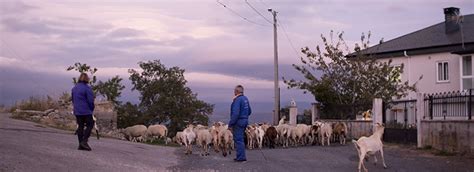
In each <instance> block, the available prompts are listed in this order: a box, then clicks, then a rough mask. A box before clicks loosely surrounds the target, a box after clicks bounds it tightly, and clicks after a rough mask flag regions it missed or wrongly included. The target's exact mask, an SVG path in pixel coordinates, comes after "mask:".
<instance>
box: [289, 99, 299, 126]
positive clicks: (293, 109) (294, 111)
mask: <svg viewBox="0 0 474 172" xmlns="http://www.w3.org/2000/svg"><path fill="white" fill-rule="evenodd" d="M297 115H298V108H297V107H296V102H295V100H294V99H291V102H290V125H293V126H296V116H297Z"/></svg>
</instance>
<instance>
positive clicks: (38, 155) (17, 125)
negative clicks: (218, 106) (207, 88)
mask: <svg viewBox="0 0 474 172" xmlns="http://www.w3.org/2000/svg"><path fill="white" fill-rule="evenodd" d="M7 116H8V114H0V138H1V139H0V155H1V156H0V171H272V172H278V171H356V169H357V160H358V157H357V156H356V150H355V148H354V146H353V145H352V143H351V144H348V145H345V146H340V145H338V144H334V145H332V146H330V147H321V146H310V147H298V148H288V149H272V150H270V149H263V150H248V151H247V158H248V161H247V162H245V163H236V162H233V160H232V159H233V158H234V154H232V155H231V156H227V157H223V156H222V155H220V154H217V153H215V152H212V153H211V155H210V156H207V157H202V156H200V155H199V151H200V149H197V148H195V149H194V152H193V154H192V155H184V149H183V148H174V147H165V146H153V145H146V144H140V143H131V142H127V141H121V140H115V139H108V138H101V139H100V140H96V139H95V138H91V141H90V145H91V147H92V148H93V151H91V152H86V151H79V150H76V148H77V143H76V142H77V141H76V137H75V136H74V135H72V132H70V131H62V130H58V129H52V128H48V127H44V126H41V125H39V124H35V123H32V122H28V121H21V120H15V119H11V118H8V117H7ZM385 157H386V162H387V165H388V166H389V169H386V170H385V169H383V167H382V166H381V164H380V163H379V164H377V165H376V166H374V165H373V163H372V162H373V159H371V160H370V162H369V163H367V164H366V166H367V167H368V169H369V171H384V172H392V171H398V172H404V171H416V172H421V171H430V172H436V171H452V172H455V171H456V172H458V171H460V172H463V171H466V172H473V171H474V159H468V158H466V157H459V156H448V157H446V156H434V155H432V154H430V153H427V152H426V151H419V150H413V149H407V148H400V147H398V146H394V145H388V146H386V147H385ZM379 162H380V158H379Z"/></svg>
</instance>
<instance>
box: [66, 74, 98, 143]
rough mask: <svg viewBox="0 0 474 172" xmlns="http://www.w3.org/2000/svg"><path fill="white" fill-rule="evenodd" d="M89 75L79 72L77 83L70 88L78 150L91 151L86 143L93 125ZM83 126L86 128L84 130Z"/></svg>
mask: <svg viewBox="0 0 474 172" xmlns="http://www.w3.org/2000/svg"><path fill="white" fill-rule="evenodd" d="M88 83H89V76H87V74H85V73H81V75H80V76H79V80H78V82H77V84H76V85H75V86H74V88H72V94H71V95H72V104H73V106H74V115H75V116H76V122H77V125H78V128H77V131H76V132H77V138H78V140H79V148H78V149H79V150H87V151H91V150H92V149H91V147H90V146H89V144H88V143H87V141H88V140H89V136H90V135H91V131H92V127H94V119H93V118H92V112H93V111H94V93H93V92H92V89H91V87H90V86H89V85H88ZM84 126H86V129H85V130H84Z"/></svg>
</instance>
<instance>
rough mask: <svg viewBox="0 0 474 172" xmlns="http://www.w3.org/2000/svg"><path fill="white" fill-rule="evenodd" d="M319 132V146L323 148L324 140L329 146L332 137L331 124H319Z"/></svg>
mask: <svg viewBox="0 0 474 172" xmlns="http://www.w3.org/2000/svg"><path fill="white" fill-rule="evenodd" d="M319 125H320V128H321V129H320V130H319V139H320V140H321V145H322V146H324V141H325V139H326V140H327V144H328V146H329V145H330V140H331V135H332V126H331V123H328V122H324V123H321V122H319Z"/></svg>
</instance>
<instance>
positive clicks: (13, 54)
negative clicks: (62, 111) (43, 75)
mask: <svg viewBox="0 0 474 172" xmlns="http://www.w3.org/2000/svg"><path fill="white" fill-rule="evenodd" d="M0 41H1V42H2V43H3V46H4V47H5V49H7V50H8V51H9V52H10V55H11V56H13V57H15V58H17V59H21V60H23V61H26V60H27V59H26V58H22V57H21V56H19V55H18V53H16V52H15V51H13V49H12V48H11V47H10V46H9V45H8V44H7V43H6V42H5V41H4V40H3V39H0ZM33 79H34V80H35V81H38V78H36V77H33ZM33 83H35V84H36V86H38V87H39V88H41V89H43V91H45V92H47V93H48V94H51V92H50V91H48V90H47V89H46V88H44V87H42V86H41V85H40V84H38V83H39V82H33Z"/></svg>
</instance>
